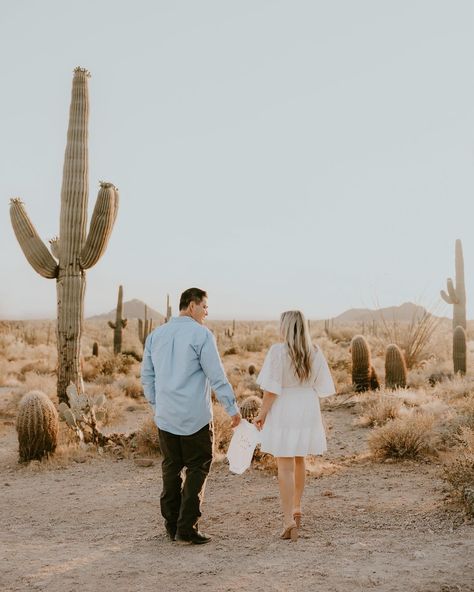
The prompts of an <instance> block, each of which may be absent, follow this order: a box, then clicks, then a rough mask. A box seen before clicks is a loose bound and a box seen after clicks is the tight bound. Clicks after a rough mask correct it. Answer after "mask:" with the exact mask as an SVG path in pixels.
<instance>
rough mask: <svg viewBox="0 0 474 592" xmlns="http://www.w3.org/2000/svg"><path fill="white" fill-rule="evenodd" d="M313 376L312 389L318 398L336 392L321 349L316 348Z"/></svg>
mask: <svg viewBox="0 0 474 592" xmlns="http://www.w3.org/2000/svg"><path fill="white" fill-rule="evenodd" d="M314 372H315V378H314V382H313V389H314V390H315V391H316V394H317V395H318V397H319V398H320V399H322V398H324V397H329V396H331V395H334V394H335V393H336V388H335V386H334V381H333V379H332V376H331V371H330V370H329V366H328V363H327V362H326V358H325V357H324V355H323V353H322V351H321V350H320V349H319V348H318V350H317V351H316V355H315V360H314Z"/></svg>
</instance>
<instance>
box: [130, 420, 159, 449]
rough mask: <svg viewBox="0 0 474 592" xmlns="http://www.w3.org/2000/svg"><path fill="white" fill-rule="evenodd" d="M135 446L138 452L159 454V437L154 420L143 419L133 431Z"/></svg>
mask: <svg viewBox="0 0 474 592" xmlns="http://www.w3.org/2000/svg"><path fill="white" fill-rule="evenodd" d="M135 446H136V451H137V452H138V453H139V454H151V455H159V454H160V438H159V432H158V427H157V425H156V423H155V420H154V419H153V418H152V417H150V418H148V419H147V420H145V421H144V422H143V423H142V424H141V426H140V428H139V429H138V430H137V432H136V433H135Z"/></svg>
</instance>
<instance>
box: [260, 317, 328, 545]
mask: <svg viewBox="0 0 474 592" xmlns="http://www.w3.org/2000/svg"><path fill="white" fill-rule="evenodd" d="M280 335H281V338H282V341H283V343H276V344H275V345H272V347H271V348H270V350H269V351H268V353H267V356H266V358H265V362H264V364H263V367H262V370H261V372H260V374H259V376H258V378H257V382H258V384H259V385H260V386H261V387H262V389H263V391H264V393H263V403H262V407H261V409H260V412H259V414H258V416H257V417H256V419H255V421H254V423H255V425H256V426H257V428H258V429H260V430H261V431H262V433H261V440H262V442H261V449H262V451H263V452H269V453H270V454H273V456H275V457H276V459H277V463H278V484H279V487H280V498H281V505H282V509H283V525H284V530H283V532H282V533H281V538H284V539H291V540H293V541H295V540H297V538H298V528H299V526H300V525H301V517H302V513H301V498H302V496H303V489H304V482H305V476H306V467H305V456H306V455H307V454H322V453H323V452H325V450H326V435H325V432H324V426H323V422H322V418H321V410H320V408H319V397H327V396H329V395H333V394H334V393H335V388H334V383H333V380H332V377H331V373H330V371H329V368H328V365H327V362H326V360H325V358H324V356H323V354H322V353H321V351H320V350H319V348H317V347H313V345H312V343H311V337H310V335H309V330H308V324H307V322H306V319H305V318H304V316H303V313H301V312H300V311H299V310H289V311H286V312H284V313H282V315H281V318H280Z"/></svg>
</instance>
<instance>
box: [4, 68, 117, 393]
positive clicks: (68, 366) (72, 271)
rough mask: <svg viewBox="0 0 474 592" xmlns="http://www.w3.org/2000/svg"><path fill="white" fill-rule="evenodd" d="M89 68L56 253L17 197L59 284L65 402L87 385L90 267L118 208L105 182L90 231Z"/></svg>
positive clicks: (77, 90)
mask: <svg viewBox="0 0 474 592" xmlns="http://www.w3.org/2000/svg"><path fill="white" fill-rule="evenodd" d="M89 76H90V74H89V72H88V71H87V70H84V69H83V68H76V69H75V70H74V78H73V82H72V98H71V107H70V112H69V126H68V132H67V143H66V152H65V156H64V167H63V183H62V189H61V214H60V223H59V238H55V239H52V241H51V245H50V248H51V252H50V251H49V250H48V248H47V247H46V245H45V243H44V242H43V241H42V240H41V238H40V237H39V235H38V234H37V232H36V230H35V228H34V226H33V224H32V223H31V221H30V219H29V217H28V215H27V213H26V210H25V207H24V204H23V203H22V201H21V200H20V199H19V198H14V199H12V200H11V206H10V216H11V221H12V226H13V230H14V232H15V235H16V237H17V239H18V242H19V243H20V247H21V248H22V250H23V253H24V254H25V257H26V259H27V260H28V262H29V263H30V264H31V266H32V267H33V269H34V270H35V271H36V272H38V273H39V274H40V275H42V276H43V277H45V278H49V279H55V280H56V287H57V303H58V304H57V306H58V309H57V330H56V332H57V348H58V382H57V392H58V398H59V400H60V401H65V402H67V395H66V388H67V387H68V385H69V383H70V382H73V383H74V384H76V385H77V386H78V388H80V389H82V388H83V386H82V375H81V359H80V358H81V336H82V330H83V318H84V295H85V289H86V270H87V269H90V268H91V267H92V266H93V265H95V264H96V263H97V261H98V260H99V259H100V257H101V256H102V255H103V254H104V252H105V250H106V248H107V243H108V241H109V238H110V236H111V234H112V229H113V226H114V223H115V218H116V216H117V211H118V200H119V197H118V191H117V189H116V187H114V185H112V183H100V189H99V194H98V197H97V201H96V204H95V207H94V211H93V213H92V218H91V222H90V226H89V232H87V210H88V208H87V203H88V196H89V188H88V120H89V96H88V79H89Z"/></svg>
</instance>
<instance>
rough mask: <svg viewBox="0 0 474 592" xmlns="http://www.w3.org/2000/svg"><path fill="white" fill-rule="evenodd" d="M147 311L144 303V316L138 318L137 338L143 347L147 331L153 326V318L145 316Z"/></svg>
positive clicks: (149, 331)
mask: <svg viewBox="0 0 474 592" xmlns="http://www.w3.org/2000/svg"><path fill="white" fill-rule="evenodd" d="M147 311H148V308H147V306H146V304H145V318H144V319H143V320H142V319H138V339H140V342H141V344H142V345H143V347H145V341H146V338H147V337H148V335H149V333H151V330H152V328H153V319H148V318H147Z"/></svg>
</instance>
